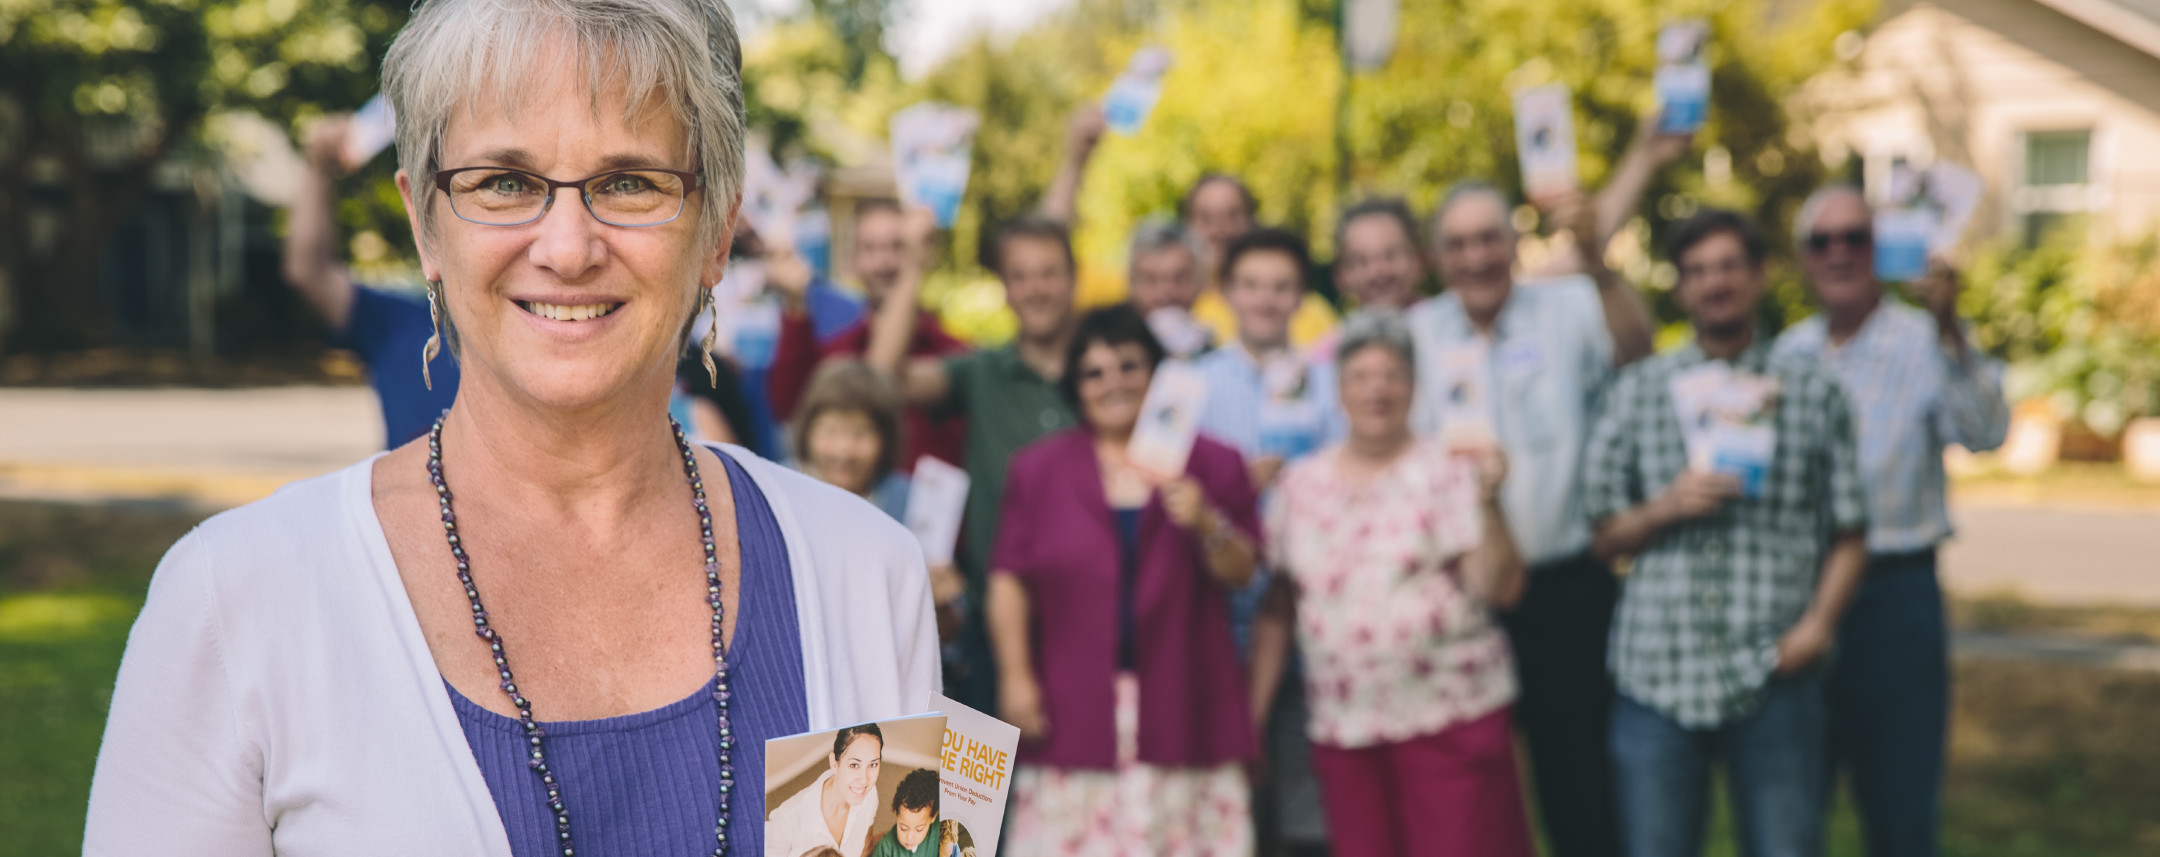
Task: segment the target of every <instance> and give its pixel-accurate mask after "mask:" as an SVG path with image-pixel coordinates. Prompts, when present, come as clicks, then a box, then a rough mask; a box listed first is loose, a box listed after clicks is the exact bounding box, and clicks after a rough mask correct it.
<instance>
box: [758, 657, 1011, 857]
mask: <svg viewBox="0 0 2160 857" xmlns="http://www.w3.org/2000/svg"><path fill="white" fill-rule="evenodd" d="M936 704H937V705H938V706H939V707H940V708H942V709H943V710H942V711H936V712H931V713H929V714H919V715H916V716H913V717H902V718H895V719H891V720H881V721H877V722H874V723H860V724H855V725H852V726H846V727H842V728H839V729H832V730H827V731H823V732H809V733H805V734H801V735H790V736H787V737H785V738H774V739H772V740H770V741H766V742H765V795H764V801H765V803H764V810H765V812H764V819H765V855H764V857H805V855H816V854H821V853H825V852H826V849H831V850H832V851H837V852H838V853H840V854H843V855H869V857H933V855H934V857H988V855H992V854H995V853H997V840H998V835H999V833H1000V832H1001V828H1002V826H1003V824H1004V820H1005V800H1006V794H1007V791H1008V790H1009V789H1010V788H1011V784H1012V782H1011V781H1012V767H1013V755H1014V752H1015V751H1016V750H1017V749H1018V747H1019V744H1020V730H1019V729H1016V728H1014V727H1012V726H1009V725H1006V724H1004V723H1002V722H999V721H998V720H996V719H994V718H991V717H989V716H987V715H984V714H982V713H980V712H978V711H975V710H974V709H972V708H968V707H967V706H964V705H961V704H959V703H957V702H954V701H952V700H950V699H946V698H944V697H942V696H940V697H937V698H936Z"/></svg>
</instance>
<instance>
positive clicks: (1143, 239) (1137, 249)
mask: <svg viewBox="0 0 2160 857" xmlns="http://www.w3.org/2000/svg"><path fill="white" fill-rule="evenodd" d="M1172 247H1183V248H1185V252H1187V253H1191V254H1192V258H1193V267H1194V269H1195V270H1196V271H1197V269H1198V268H1199V267H1200V266H1201V265H1204V264H1206V262H1205V261H1203V260H1205V259H1206V258H1207V250H1206V248H1204V247H1203V246H1201V244H1200V236H1198V235H1194V234H1193V233H1192V230H1190V229H1186V228H1185V227H1184V226H1183V225H1180V224H1179V223H1178V222H1177V221H1175V220H1150V221H1147V222H1145V223H1142V224H1140V225H1139V226H1138V227H1136V228H1134V229H1133V236H1132V255H1131V256H1128V257H1127V261H1126V265H1127V266H1128V268H1129V267H1130V266H1132V265H1137V264H1139V263H1140V257H1142V256H1145V255H1147V254H1149V253H1153V252H1155V251H1157V250H1168V249H1170V248H1172ZM1128 273H1130V272H1129V271H1128Z"/></svg>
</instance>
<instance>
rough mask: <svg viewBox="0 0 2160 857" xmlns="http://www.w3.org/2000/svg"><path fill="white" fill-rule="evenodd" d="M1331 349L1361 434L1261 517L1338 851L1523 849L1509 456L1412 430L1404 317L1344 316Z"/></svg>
mask: <svg viewBox="0 0 2160 857" xmlns="http://www.w3.org/2000/svg"><path fill="white" fill-rule="evenodd" d="M1336 361H1337V369H1338V371H1339V377H1340V379H1341V380H1340V390H1341V396H1342V405H1343V409H1344V411H1345V412H1346V413H1347V416H1348V421H1349V426H1350V432H1349V437H1348V439H1347V440H1346V441H1345V442H1344V443H1342V444H1340V445H1337V446H1335V447H1334V448H1332V449H1328V450H1324V451H1322V452H1320V453H1318V454H1315V455H1312V456H1308V457H1307V458H1305V459H1304V460H1302V461H1299V462H1298V463H1296V464H1294V465H1292V467H1291V468H1290V469H1289V470H1288V471H1287V472H1286V473H1285V474H1284V476H1283V480H1282V485H1281V489H1280V494H1279V496H1278V497H1277V502H1276V503H1274V504H1273V506H1272V507H1271V508H1270V509H1269V515H1268V522H1267V526H1266V530H1267V532H1268V535H1269V537H1270V544H1269V557H1270V560H1271V562H1272V563H1273V565H1274V567H1275V568H1276V569H1278V570H1280V571H1281V572H1282V576H1281V577H1278V578H1277V579H1278V580H1280V581H1282V582H1281V583H1279V584H1278V585H1277V588H1276V591H1275V592H1274V593H1272V594H1271V595H1272V598H1271V600H1272V602H1273V607H1274V610H1273V616H1274V617H1275V621H1284V620H1287V619H1290V618H1291V617H1292V616H1294V621H1295V623H1296V627H1297V630H1298V640H1299V642H1300V644H1301V645H1302V647H1303V652H1304V656H1305V664H1306V670H1305V680H1306V683H1307V692H1308V694H1309V695H1310V697H1311V700H1312V703H1311V704H1312V720H1311V737H1312V742H1313V751H1312V753H1313V758H1312V764H1313V772H1314V774H1315V775H1316V776H1317V778H1318V779H1319V781H1320V787H1321V796H1322V802H1323V804H1324V806H1325V809H1326V812H1327V823H1328V832H1329V834H1330V835H1331V837H1332V838H1333V839H1334V845H1335V849H1334V853H1335V854H1336V855H1338V857H1368V855H1369V856H1370V857H1397V855H1427V854H1433V855H1438V854H1447V855H1466V857H1529V855H1530V854H1532V853H1533V852H1532V850H1531V845H1530V829H1529V824H1528V821H1527V819H1526V818H1525V815H1524V812H1523V805H1522V790H1521V787H1520V785H1519V782H1518V780H1517V775H1516V770H1515V748H1514V743H1513V740H1512V737H1511V735H1510V732H1511V728H1510V727H1511V722H1510V717H1509V712H1510V709H1511V704H1512V702H1513V701H1514V698H1515V677H1514V669H1513V664H1512V660H1511V656H1510V654H1509V652H1508V644H1507V639H1506V637H1504V636H1503V635H1502V633H1501V630H1500V627H1499V625H1498V623H1497V622H1496V621H1495V620H1494V618H1493V615H1492V612H1491V611H1493V610H1497V609H1506V608H1507V607H1509V606H1510V605H1512V604H1513V603H1514V602H1515V600H1516V599H1517V598H1518V597H1520V595H1521V593H1522V588H1523V563H1522V558H1521V556H1520V555H1519V554H1518V553H1517V551H1516V549H1515V543H1514V541H1513V539H1512V538H1511V537H1510V536H1509V535H1508V529H1507V526H1506V525H1505V522H1504V521H1503V520H1502V518H1501V512H1500V506H1499V504H1498V502H1497V495H1498V492H1499V488H1500V482H1501V479H1502V477H1503V475H1504V474H1505V472H1506V469H1507V468H1506V463H1505V460H1504V459H1503V456H1502V454H1501V453H1500V452H1499V451H1498V450H1497V449H1493V448H1483V449H1476V450H1459V449H1458V450H1450V449H1448V448H1447V447H1445V446H1443V445H1442V444H1441V443H1440V442H1439V441H1436V440H1427V439H1420V438H1418V437H1416V436H1414V435H1412V434H1411V432H1410V401H1411V396H1412V390H1413V389H1414V387H1415V384H1414V372H1415V368H1414V367H1415V366H1416V365H1417V362H1416V358H1415V356H1414V354H1413V353H1412V347H1411V340H1410V334H1409V331H1408V329H1407V328H1405V327H1404V326H1403V324H1402V322H1401V321H1400V320H1399V319H1396V318H1392V317H1388V318H1380V317H1364V318H1359V319H1356V320H1354V321H1353V322H1351V323H1350V324H1348V325H1346V326H1345V330H1344V334H1343V337H1342V344H1341V345H1340V347H1339V348H1338V350H1337V352H1336Z"/></svg>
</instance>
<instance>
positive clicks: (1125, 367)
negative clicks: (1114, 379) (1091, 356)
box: [1080, 360, 1149, 384]
mask: <svg viewBox="0 0 2160 857" xmlns="http://www.w3.org/2000/svg"><path fill="white" fill-rule="evenodd" d="M1148 368H1149V367H1148V365H1147V361H1144V360H1120V361H1118V364H1117V374H1118V375H1119V377H1123V376H1126V375H1137V374H1139V373H1141V372H1144V371H1147V370H1148ZM1109 377H1110V370H1109V369H1107V368H1104V367H1101V366H1090V367H1087V368H1085V369H1081V370H1080V382H1081V383H1083V384H1085V383H1087V382H1089V381H1103V380H1108V379H1109Z"/></svg>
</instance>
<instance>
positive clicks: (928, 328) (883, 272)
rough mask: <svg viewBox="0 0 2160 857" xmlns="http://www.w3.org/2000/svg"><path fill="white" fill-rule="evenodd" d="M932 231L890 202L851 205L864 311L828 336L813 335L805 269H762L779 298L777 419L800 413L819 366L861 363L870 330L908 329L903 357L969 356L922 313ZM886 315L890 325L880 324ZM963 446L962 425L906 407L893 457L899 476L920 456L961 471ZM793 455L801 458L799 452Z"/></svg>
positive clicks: (771, 379)
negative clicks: (902, 432) (834, 362)
mask: <svg viewBox="0 0 2160 857" xmlns="http://www.w3.org/2000/svg"><path fill="white" fill-rule="evenodd" d="M935 229H936V225H935V224H934V223H933V222H932V220H931V218H930V214H929V212H928V211H926V210H924V209H920V208H917V209H913V210H912V211H907V210H903V209H902V208H901V207H900V206H899V205H898V204H897V203H894V202H891V201H889V200H864V201H862V202H860V203H857V204H856V206H855V253H854V265H855V274H856V277H857V278H858V279H859V280H860V281H861V282H862V287H863V299H864V301H865V302H866V303H867V304H868V306H869V311H868V314H866V315H865V314H861V313H857V314H856V315H855V316H853V317H852V318H851V320H850V321H849V323H848V324H846V325H845V326H843V327H841V328H840V329H839V330H837V331H834V332H833V333H832V334H831V335H829V336H828V335H824V334H823V333H821V332H820V331H819V327H818V321H819V315H820V312H819V311H818V310H817V309H816V306H815V303H814V302H813V301H814V299H815V298H816V296H817V283H816V281H814V280H813V279H812V278H811V276H810V269H809V267H808V266H806V265H804V264H803V262H802V260H801V259H799V258H795V257H794V255H793V254H792V253H789V254H787V255H786V256H784V257H782V258H780V259H777V260H774V261H772V262H768V263H767V265H768V268H767V272H766V275H765V279H766V282H768V283H770V284H771V285H772V287H773V290H774V291H776V292H778V293H779V294H780V295H781V300H782V302H783V307H784V309H783V312H782V314H781V321H780V344H779V347H778V348H777V349H776V351H775V354H774V356H773V365H772V369H771V371H770V373H769V374H768V376H767V381H766V391H767V393H768V394H769V395H770V396H771V397H772V408H773V412H774V413H775V414H776V415H778V416H779V417H780V418H781V419H793V418H794V416H795V412H796V410H797V409H798V408H800V407H802V401H803V392H804V390H805V389H806V388H807V387H808V386H809V384H810V379H811V376H812V375H813V374H814V373H815V372H816V370H817V367H818V365H819V364H820V363H822V362H823V361H827V360H833V359H839V358H865V357H867V355H868V352H869V350H870V344H871V340H872V336H873V334H874V332H875V326H876V325H878V324H880V323H883V324H905V325H907V326H908V328H909V330H908V338H907V352H908V356H909V357H944V356H950V355H956V354H962V353H965V352H966V351H967V350H968V347H967V343H964V342H961V341H960V340H959V339H957V338H954V337H953V335H952V334H950V333H947V332H946V331H945V326H944V325H943V324H940V323H939V322H938V317H937V314H936V313H933V312H931V311H929V310H928V309H925V308H923V306H922V304H921V301H920V296H921V294H922V277H923V274H924V272H925V269H926V267H927V266H928V264H929V261H928V260H929V255H930V247H929V245H930V239H931V237H932V236H933V234H934V232H935ZM888 307H889V308H890V309H889V311H888ZM888 315H889V316H893V318H891V319H887V320H886V321H884V322H880V321H879V319H880V318H884V317H885V316H888ZM966 439H967V421H966V420H965V419H961V418H955V417H940V416H936V415H933V414H931V413H930V412H929V411H928V410H926V409H923V408H920V407H911V408H908V409H907V434H906V436H905V438H904V439H903V441H902V443H903V444H904V446H903V447H902V448H901V449H900V450H897V451H896V453H895V454H896V455H897V456H898V461H899V466H900V469H901V470H902V471H906V470H909V469H911V468H913V467H914V466H915V460H916V459H918V458H921V457H922V456H925V455H930V456H935V457H936V458H938V459H939V460H941V461H944V462H946V463H949V464H959V463H960V462H961V456H962V449H963V448H964V445H965V443H966ZM796 452H797V454H800V453H801V450H799V449H798V450H796Z"/></svg>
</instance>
